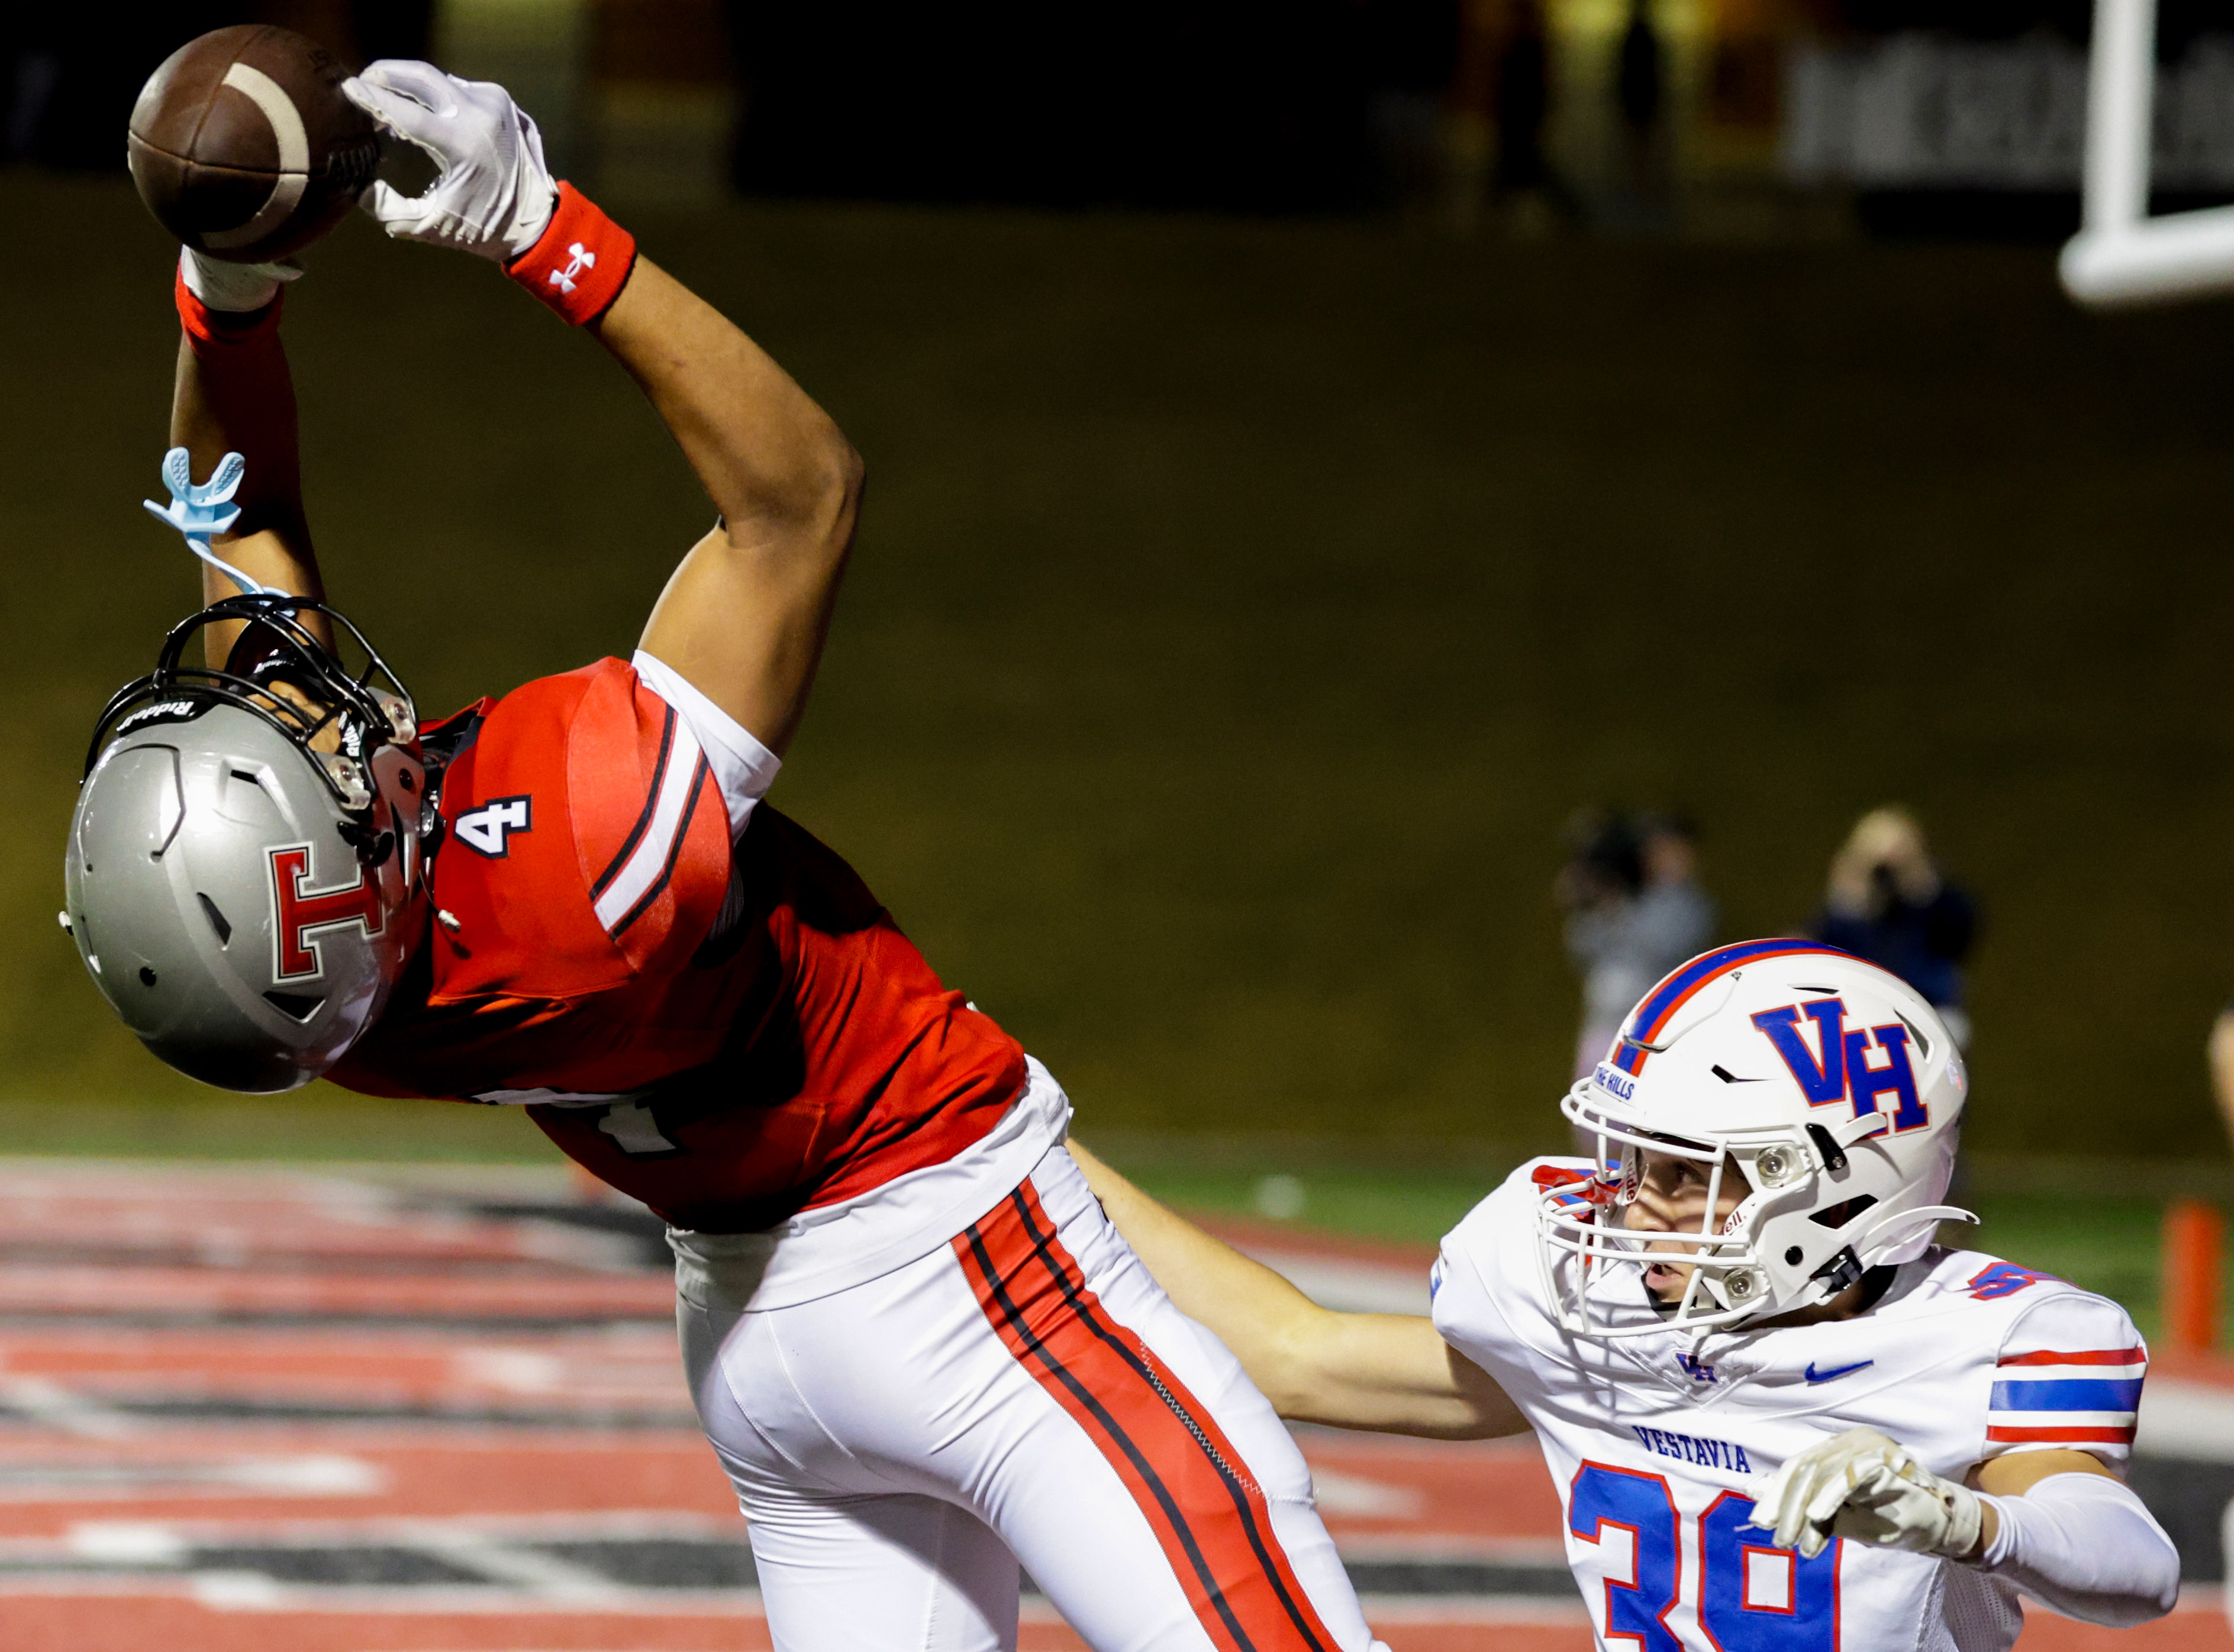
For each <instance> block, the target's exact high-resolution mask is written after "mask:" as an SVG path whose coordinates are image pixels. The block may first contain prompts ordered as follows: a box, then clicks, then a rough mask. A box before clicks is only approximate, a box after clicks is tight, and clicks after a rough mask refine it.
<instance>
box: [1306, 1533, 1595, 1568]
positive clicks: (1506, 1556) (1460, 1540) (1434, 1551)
mask: <svg viewBox="0 0 2234 1652" xmlns="http://www.w3.org/2000/svg"><path fill="white" fill-rule="evenodd" d="M1335 1547H1336V1549H1338V1550H1340V1551H1342V1558H1343V1559H1344V1560H1358V1561H1376V1560H1383V1561H1385V1560H1399V1561H1401V1560H1417V1561H1425V1562H1434V1561H1453V1560H1457V1561H1468V1560H1471V1561H1476V1562H1481V1563H1485V1564H1490V1565H1501V1566H1564V1565H1565V1564H1567V1548H1566V1545H1565V1544H1563V1543H1561V1542H1560V1541H1559V1540H1558V1538H1484V1537H1477V1536H1474V1535H1473V1534H1472V1533H1469V1532H1459V1531H1373V1532H1357V1531H1346V1532H1344V1533H1343V1534H1342V1536H1341V1537H1339V1538H1336V1539H1335Z"/></svg>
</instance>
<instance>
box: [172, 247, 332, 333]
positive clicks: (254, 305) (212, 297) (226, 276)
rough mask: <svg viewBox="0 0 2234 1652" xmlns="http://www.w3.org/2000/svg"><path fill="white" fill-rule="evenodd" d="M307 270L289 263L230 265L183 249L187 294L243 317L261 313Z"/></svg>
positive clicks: (208, 306)
mask: <svg viewBox="0 0 2234 1652" xmlns="http://www.w3.org/2000/svg"><path fill="white" fill-rule="evenodd" d="M302 274H303V266H302V265H301V264H297V263H295V262H294V261H293V260H292V259H289V260H287V261H285V262H284V263H279V264H228V263H226V262H225V260H224V259H223V258H211V257H210V256H209V255H208V254H207V253H204V252H197V251H194V250H193V248H192V247H190V246H182V247H180V249H179V276H180V279H181V280H183V281H184V282H185V283H186V291H188V292H191V293H192V294H193V295H194V297H197V298H199V299H200V300H201V301H202V304H203V305H204V307H205V308H206V309H210V310H225V311H227V312H228V313H230V314H232V315H237V316H241V315H246V314H248V313H249V312H251V310H261V309H263V308H264V306H265V305H266V304H270V303H271V301H272V300H273V299H274V298H277V297H278V296H279V289H280V288H281V287H282V286H284V284H286V283H288V282H290V281H295V280H299V279H300V278H302Z"/></svg>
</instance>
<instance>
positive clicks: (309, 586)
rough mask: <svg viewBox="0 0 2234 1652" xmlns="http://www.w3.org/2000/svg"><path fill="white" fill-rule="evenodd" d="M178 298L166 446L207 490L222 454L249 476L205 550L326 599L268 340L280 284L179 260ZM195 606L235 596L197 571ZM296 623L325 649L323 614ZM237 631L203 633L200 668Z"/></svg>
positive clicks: (290, 393)
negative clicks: (231, 520)
mask: <svg viewBox="0 0 2234 1652" xmlns="http://www.w3.org/2000/svg"><path fill="white" fill-rule="evenodd" d="M180 270H181V272H182V273H181V281H182V283H183V284H184V285H185V286H186V289H187V291H186V293H185V294H184V295H183V296H182V297H180V319H181V321H182V323H183V325H182V328H181V331H180V338H179V362H178V370H177V374H176V376H175V378H174V379H173V387H172V392H171V444H172V446H173V447H184V448H185V449H186V453H187V456H188V458H189V460H191V463H192V467H193V474H194V477H195V479H196V480H207V479H208V478H209V476H210V474H211V473H212V472H213V471H215V470H216V469H217V467H218V462H219V460H221V459H223V458H224V457H225V454H228V453H238V454H245V455H246V457H247V460H248V470H247V473H246V476H245V479H244V480H243V481H242V483H241V489H240V492H239V493H238V494H236V495H235V496H234V500H233V502H234V503H235V504H237V505H238V506H239V507H240V519H239V520H238V522H236V523H235V524H234V525H233V528H232V532H230V533H228V534H220V535H219V536H218V537H217V539H215V541H214V542H213V548H214V549H215V550H216V552H217V553H218V554H219V556H221V557H223V558H225V560H226V561H227V562H229V563H231V564H232V565H233V566H234V567H236V568H238V569H239V570H240V571H242V572H243V573H245V574H246V575H247V576H248V577H249V578H251V579H254V580H255V581H257V583H258V584H262V585H265V586H266V587H269V588H272V589H276V590H279V591H287V592H289V593H291V595H294V596H297V597H323V596H324V595H325V588H324V586H323V584H321V583H320V580H319V578H318V558H317V552H315V551H314V550H312V548H311V545H310V523H309V521H308V519H306V518H305V516H304V511H303V474H302V460H301V456H300V450H299V447H298V446H297V434H296V423H295V381H294V379H293V377H292V375H291V374H290V373H289V371H288V368H287V351H286V348H285V347H284V345H283V344H281V343H280V342H279V330H278V316H277V315H276V314H274V313H272V311H271V309H270V306H271V305H272V304H276V303H278V294H279V284H278V280H277V279H276V278H275V276H274V273H272V272H271V271H270V266H266V265H246V266H243V265H240V264H230V265H226V264H218V263H217V262H216V261H215V260H213V259H203V258H199V257H198V256H197V255H196V254H194V253H193V252H191V251H189V252H186V253H185V254H184V255H183V258H182V262H181V264H180ZM201 577H202V600H203V601H204V602H215V601H217V600H219V598H220V597H232V596H238V594H239V588H238V586H236V585H235V584H233V583H232V580H230V579H228V578H225V575H223V574H221V573H219V571H217V570H216V569H215V568H212V567H211V566H210V565H208V564H207V563H204V564H203V565H202V567H201ZM304 624H307V625H309V626H310V628H311V629H312V630H313V631H314V632H315V633H316V634H317V636H318V637H320V638H321V639H322V640H324V641H326V642H328V643H330V642H331V640H332V639H331V638H330V637H328V636H327V633H326V623H325V619H324V617H323V615H317V614H311V615H306V616H304ZM239 630H240V628H239V627H238V625H226V626H212V627H211V628H210V630H209V631H208V632H207V633H206V635H205V637H204V643H205V646H206V648H207V649H208V650H210V653H209V663H211V664H212V665H219V664H222V663H224V658H225V654H224V652H223V650H230V649H231V648H232V642H233V638H234V637H236V636H238V633H239Z"/></svg>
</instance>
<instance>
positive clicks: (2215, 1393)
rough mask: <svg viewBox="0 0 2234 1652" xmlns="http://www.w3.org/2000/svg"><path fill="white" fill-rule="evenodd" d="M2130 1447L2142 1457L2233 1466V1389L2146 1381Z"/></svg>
mask: <svg viewBox="0 0 2234 1652" xmlns="http://www.w3.org/2000/svg"><path fill="white" fill-rule="evenodd" d="M2137 1428H2138V1432H2137V1433H2136V1434H2135V1436H2134V1440H2133V1449H2134V1451H2135V1452H2137V1453H2139V1454H2140V1455H2141V1456H2144V1457H2174V1458H2179V1459H2184V1460H2185V1461H2188V1462H2196V1463H2234V1389H2228V1388H2213V1387H2211V1386H2210V1385H2208V1384H2206V1383H2202V1382H2179V1381H2173V1380H2172V1379H2171V1378H2169V1377H2151V1378H2150V1379H2149V1381H2148V1386H2147V1387H2146V1388H2143V1389H2142V1390H2141V1414H2140V1418H2139V1423H2138V1426H2137Z"/></svg>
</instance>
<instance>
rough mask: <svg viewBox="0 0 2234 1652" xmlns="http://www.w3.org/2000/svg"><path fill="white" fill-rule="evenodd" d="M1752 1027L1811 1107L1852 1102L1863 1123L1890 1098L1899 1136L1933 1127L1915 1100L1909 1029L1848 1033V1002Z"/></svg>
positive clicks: (1768, 1018) (1790, 1011)
mask: <svg viewBox="0 0 2234 1652" xmlns="http://www.w3.org/2000/svg"><path fill="white" fill-rule="evenodd" d="M1802 1015H1805V1016H1806V1018H1807V1019H1808V1020H1809V1021H1812V1022H1814V1023H1815V1026H1814V1036H1815V1048H1813V1049H1810V1048H1808V1047H1807V1036H1806V1029H1805V1028H1802V1027H1801V1025H1800V1017H1801V1016H1802ZM1753 1024H1754V1026H1756V1027H1758V1028H1760V1030H1761V1032H1762V1033H1763V1034H1764V1035H1767V1039H1768V1041H1769V1042H1770V1043H1772V1044H1773V1045H1774V1046H1775V1047H1776V1053H1777V1054H1778V1055H1780V1056H1782V1057H1783V1058H1784V1064H1785V1066H1786V1067H1787V1068H1790V1069H1791V1071H1792V1076H1793V1079H1794V1080H1796V1081H1798V1083H1799V1085H1800V1094H1803V1095H1805V1096H1806V1098H1807V1102H1808V1105H1809V1106H1810V1107H1828V1106H1829V1105H1830V1104H1831V1103H1832V1102H1834V1101H1850V1102H1852V1104H1853V1108H1854V1116H1855V1117H1856V1118H1859V1117H1860V1116H1861V1115H1862V1114H1863V1113H1876V1112H1878V1111H1879V1110H1880V1109H1879V1107H1878V1099H1879V1098H1880V1097H1884V1096H1891V1098H1892V1101H1893V1110H1892V1127H1893V1129H1894V1130H1895V1131H1902V1130H1915V1129H1917V1128H1919V1127H1921V1126H1924V1125H1927V1124H1930V1122H1931V1113H1930V1109H1928V1108H1927V1107H1925V1106H1924V1099H1923V1097H1921V1096H1920V1095H1918V1094H1917V1090H1916V1069H1915V1068H1914V1067H1913V1066H1912V1065H1911V1063H1910V1061H1909V1059H1908V1042H1909V1036H1910V1035H1909V1029H1908V1027H1907V1025H1906V1023H1904V1022H1898V1021H1896V1022H1891V1023H1889V1024H1888V1025H1886V1026H1883V1027H1868V1028H1862V1027H1857V1028H1852V1030H1849V1029H1848V1028H1847V1026H1846V1005H1845V1000H1844V999H1840V998H1819V999H1817V1000H1816V1001H1815V1002H1813V1003H1807V1004H1786V1005H1785V1006H1784V1007H1783V1008H1782V1009H1764V1010H1762V1011H1761V1012H1760V1014H1759V1015H1755V1016H1754V1018H1753ZM1873 1053H1874V1054H1877V1055H1882V1056H1883V1057H1884V1058H1885V1059H1884V1060H1883V1061H1882V1062H1873V1061H1871V1059H1870V1057H1871V1055H1872V1054H1873Z"/></svg>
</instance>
